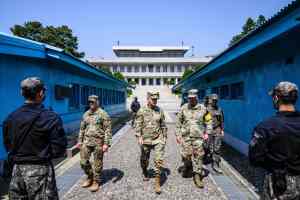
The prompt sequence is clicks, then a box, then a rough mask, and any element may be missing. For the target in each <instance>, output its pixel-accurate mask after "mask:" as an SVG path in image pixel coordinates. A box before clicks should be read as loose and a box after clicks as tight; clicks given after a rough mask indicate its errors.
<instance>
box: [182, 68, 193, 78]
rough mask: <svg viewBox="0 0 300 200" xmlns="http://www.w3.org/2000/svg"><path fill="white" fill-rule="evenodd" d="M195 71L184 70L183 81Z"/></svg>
mask: <svg viewBox="0 0 300 200" xmlns="http://www.w3.org/2000/svg"><path fill="white" fill-rule="evenodd" d="M193 72H194V71H193V70H191V69H186V70H184V73H183V75H182V80H184V79H186V78H187V77H188V76H190V75H191V74H192V73H193Z"/></svg>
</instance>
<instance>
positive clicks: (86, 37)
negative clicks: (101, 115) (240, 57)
mask: <svg viewBox="0 0 300 200" xmlns="http://www.w3.org/2000/svg"><path fill="white" fill-rule="evenodd" d="M291 1H292V0H48V1H45V0H0V32H5V33H10V27H12V26H13V25H15V24H23V23H24V22H25V21H33V20H34V21H40V22H41V23H42V24H43V25H54V26H60V25H68V26H69V27H70V28H71V29H72V30H73V33H74V35H76V36H77V37H78V39H79V51H84V52H85V53H86V58H89V57H96V58H98V57H104V58H111V57H115V56H114V54H113V52H112V46H113V45H116V44H117V41H120V45H159V46H165V45H171V46H176V45H181V42H182V41H184V44H185V45H188V46H194V54H195V56H205V55H213V54H217V53H219V52H221V51H223V50H224V49H225V48H227V47H228V43H229V41H230V40H231V38H232V36H233V35H235V34H237V33H239V32H241V28H242V26H243V24H244V23H245V21H246V19H247V18H248V17H252V18H257V17H258V15H260V14H262V15H264V16H266V17H267V18H269V17H271V16H273V15H274V14H276V13H277V12H278V11H279V10H280V9H281V8H283V7H285V6H287V5H288V4H289V3H290V2H291ZM191 54H192V52H191V51H189V52H188V53H187V55H186V56H190V55H191Z"/></svg>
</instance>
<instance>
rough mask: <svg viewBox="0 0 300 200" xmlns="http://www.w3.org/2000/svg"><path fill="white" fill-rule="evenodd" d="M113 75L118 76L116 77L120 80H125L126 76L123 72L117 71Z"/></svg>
mask: <svg viewBox="0 0 300 200" xmlns="http://www.w3.org/2000/svg"><path fill="white" fill-rule="evenodd" d="M113 76H114V77H115V78H116V79H119V80H122V81H124V80H125V77H124V76H123V74H122V73H121V72H115V73H114V74H113Z"/></svg>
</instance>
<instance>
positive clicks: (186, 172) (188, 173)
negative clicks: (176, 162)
mask: <svg viewBox="0 0 300 200" xmlns="http://www.w3.org/2000/svg"><path fill="white" fill-rule="evenodd" d="M192 176H193V164H192V162H191V161H186V162H185V163H184V167H183V170H182V177H183V178H190V177H192Z"/></svg>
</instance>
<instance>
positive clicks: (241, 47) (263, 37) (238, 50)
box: [173, 0, 300, 91]
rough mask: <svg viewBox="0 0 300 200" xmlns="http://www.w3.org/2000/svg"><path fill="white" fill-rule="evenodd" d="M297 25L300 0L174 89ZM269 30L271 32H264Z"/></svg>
mask: <svg viewBox="0 0 300 200" xmlns="http://www.w3.org/2000/svg"><path fill="white" fill-rule="evenodd" d="M297 11H299V12H297ZM289 15H292V17H290V19H289V20H283V19H284V18H286V17H287V16H289ZM279 22H281V24H279ZM276 23H277V26H276V29H277V31H274V30H272V29H271V27H272V26H274V25H275V24H276ZM297 26H300V0H295V1H292V2H291V3H290V4H288V5H287V6H286V7H284V8H282V9H281V10H280V11H279V12H278V13H277V14H275V15H274V16H273V17H271V18H270V19H268V20H267V21H266V22H265V23H264V24H262V25H261V26H259V27H257V28H256V29H254V30H253V31H251V32H250V33H248V34H247V35H246V36H244V37H243V38H241V39H240V40H239V41H237V42H236V43H234V44H233V45H232V46H230V47H228V48H227V49H225V50H224V51H223V52H221V53H220V54H218V55H217V56H216V57H215V58H213V59H212V60H211V61H210V62H208V63H207V64H206V65H204V66H203V67H202V68H200V69H198V70H196V71H195V72H194V73H192V74H191V75H190V76H189V77H188V78H187V79H185V80H182V81H180V82H179V83H178V84H176V85H175V86H173V91H174V90H176V89H178V88H180V87H181V86H183V85H184V84H185V83H186V82H187V81H189V82H191V81H193V80H194V79H196V78H197V77H199V76H200V75H203V74H205V73H207V72H209V71H211V70H214V69H216V68H219V67H221V66H223V65H224V64H226V63H228V62H230V61H232V60H233V59H236V58H238V57H239V56H241V55H243V54H245V53H247V52H249V51H250V50H253V49H254V48H256V47H257V46H260V45H262V44H265V43H266V42H267V41H270V40H272V39H273V38H275V37H278V36H279V35H281V34H283V33H285V32H286V31H288V30H290V29H292V28H294V27H297ZM267 31H268V32H269V34H264V33H265V32H267ZM254 41H255V42H254Z"/></svg>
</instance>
